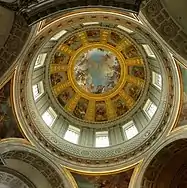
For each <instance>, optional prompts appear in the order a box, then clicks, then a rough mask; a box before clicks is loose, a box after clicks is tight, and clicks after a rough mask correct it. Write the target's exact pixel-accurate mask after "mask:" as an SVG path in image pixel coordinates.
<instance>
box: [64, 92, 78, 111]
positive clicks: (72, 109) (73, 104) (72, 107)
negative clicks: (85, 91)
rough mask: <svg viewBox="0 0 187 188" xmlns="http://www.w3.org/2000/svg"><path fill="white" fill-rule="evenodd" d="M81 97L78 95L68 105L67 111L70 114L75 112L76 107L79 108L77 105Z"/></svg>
mask: <svg viewBox="0 0 187 188" xmlns="http://www.w3.org/2000/svg"><path fill="white" fill-rule="evenodd" d="M80 97H81V96H80V95H79V94H78V93H76V94H75V95H74V96H73V97H72V98H71V99H70V100H69V101H68V102H67V104H66V106H65V109H66V110H67V111H68V112H73V111H74V110H75V107H76V106H77V103H78V101H79V99H80Z"/></svg>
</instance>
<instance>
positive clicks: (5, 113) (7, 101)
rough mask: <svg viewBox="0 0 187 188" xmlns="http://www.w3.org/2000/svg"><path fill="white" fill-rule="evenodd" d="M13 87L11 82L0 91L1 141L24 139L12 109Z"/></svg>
mask: <svg viewBox="0 0 187 188" xmlns="http://www.w3.org/2000/svg"><path fill="white" fill-rule="evenodd" d="M11 87H12V86H11V80H10V81H9V82H7V83H6V84H5V86H4V87H2V88H1V89H0V139H3V138H9V137H17V138H23V136H22V134H21V132H20V130H19V128H18V125H17V122H16V120H15V117H14V113H13V109H12V100H11Z"/></svg>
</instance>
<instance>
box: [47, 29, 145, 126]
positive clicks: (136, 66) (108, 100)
mask: <svg viewBox="0 0 187 188" xmlns="http://www.w3.org/2000/svg"><path fill="white" fill-rule="evenodd" d="M93 36H94V37H95V38H94V37H93ZM96 50H97V51H96ZM94 51H95V52H97V53H98V51H100V52H99V53H100V58H102V59H99V61H98V60H96V61H98V63H97V64H96V63H95V60H94V62H91V61H92V60H91V61H90V59H85V57H84V56H85V54H86V53H87V54H88V52H91V53H93V52H94ZM95 52H94V53H95ZM101 54H102V55H101ZM104 54H105V55H104ZM103 57H104V58H107V61H106V62H105V61H104V60H103ZM80 58H81V61H80ZM82 58H83V60H82ZM97 58H98V57H97ZM111 58H113V60H111ZM108 59H109V61H108ZM88 60H89V61H88ZM56 61H57V62H56ZM83 61H86V63H84V62H83ZM114 61H116V62H117V63H115V62H114ZM77 63H78V65H77ZM81 63H82V64H83V66H84V67H83V66H82V64H81ZM98 64H99V67H102V68H101V70H98V68H97V69H96V68H94V66H97V67H98ZM91 65H92V67H91V68H90V70H89V66H91ZM81 66H82V67H81ZM85 66H87V67H85ZM103 67H104V68H103ZM75 69H76V70H75ZM83 69H85V70H83ZM116 70H117V71H116ZM75 71H77V72H78V71H79V75H78V74H77V72H75ZM105 71H106V72H107V73H104V72H105ZM114 73H115V74H114ZM50 74H51V84H52V86H53V89H52V90H53V93H54V94H55V96H56V97H57V99H58V102H59V103H60V105H61V106H62V108H63V109H64V110H65V111H66V112H69V113H70V114H72V115H73V116H75V117H76V118H79V119H81V120H86V121H91V122H103V121H108V120H113V119H115V118H117V117H119V116H122V115H124V114H126V113H127V112H128V111H129V110H130V109H132V108H133V106H134V105H135V104H136V101H137V100H138V99H139V97H140V96H141V93H142V92H143V88H144V85H145V80H144V79H145V77H146V76H145V75H146V73H145V70H144V60H143V58H142V57H141V55H140V53H139V51H138V50H137V48H136V46H135V45H134V44H133V43H132V42H131V41H130V40H129V39H128V38H127V37H126V36H124V35H122V34H119V33H118V32H117V31H110V30H107V29H103V28H102V29H95V30H94V29H90V30H86V31H79V32H77V33H74V34H73V35H71V36H70V37H69V38H66V40H65V41H64V42H62V43H60V45H59V47H58V48H57V51H56V53H55V55H54V60H53V62H52V64H51V65H50ZM55 74H56V75H55ZM107 74H108V75H110V76H108V78H106V80H107V79H108V80H109V79H111V80H110V81H108V80H107V82H105V83H102V82H103V81H105V76H106V75H107ZM77 75H78V76H79V77H80V78H77V77H78V76H77ZM94 77H95V78H94ZM93 79H95V81H94V80H93ZM93 82H94V83H93ZM88 83H89V84H88ZM100 83H102V84H101V85H99V84H100ZM81 84H82V85H83V86H82V85H81ZM107 84H108V85H107ZM85 85H89V87H90V88H88V86H87V87H85ZM95 85H97V88H96V86H95ZM110 86H112V87H111V88H109V87H110ZM89 89H93V90H94V89H95V92H94V91H92V92H90V91H88V90H89ZM102 90H107V91H105V92H102ZM98 91H100V92H98Z"/></svg>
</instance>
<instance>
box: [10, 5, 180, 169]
mask: <svg viewBox="0 0 187 188" xmlns="http://www.w3.org/2000/svg"><path fill="white" fill-rule="evenodd" d="M48 21H49V22H48ZM44 22H45V21H44ZM47 22H48V23H49V24H46V23H47ZM41 25H42V24H41ZM43 25H44V27H43V28H41V29H40V31H39V32H38V35H37V36H36V37H35V38H34V39H33V43H32V44H31V45H30V46H29V47H28V49H27V53H25V55H24V56H23V57H22V60H21V63H20V64H19V66H18V68H17V71H16V75H15V81H14V103H15V112H16V115H17V117H18V119H19V121H20V122H21V127H22V129H23V131H24V133H25V135H26V136H27V138H28V140H30V141H31V142H32V143H33V144H34V145H35V146H36V147H38V148H40V149H41V151H43V152H45V153H46V155H49V156H50V157H52V158H53V159H54V160H56V161H58V162H59V163H60V164H63V165H66V166H68V167H70V168H75V169H79V170H84V171H88V169H89V170H91V171H92V172H99V171H107V170H115V169H116V168H118V169H120V168H124V166H128V165H132V164H134V163H136V162H137V161H139V160H140V159H142V155H146V153H147V151H148V150H149V149H150V147H151V145H153V144H154V143H155V142H157V141H159V139H160V138H161V137H163V136H165V135H166V134H167V133H168V131H169V130H170V129H171V126H172V125H173V124H174V122H175V120H176V118H177V117H176V116H174V115H173V113H174V111H176V110H178V109H179V103H178V101H179V98H180V89H179V88H180V84H178V83H179V76H178V73H177V68H176V65H175V63H174V62H173V61H172V58H171V56H170V54H169V53H168V51H167V49H165V48H164V47H163V46H162V45H161V44H160V43H159V41H158V40H157V39H156V38H155V36H154V34H151V33H150V32H149V30H148V28H145V27H144V25H142V24H141V23H140V22H139V21H138V20H136V19H134V18H132V17H128V16H126V15H124V14H123V13H121V12H120V11H119V12H117V11H115V12H113V11H112V10H108V11H106V10H105V9H102V10H100V9H99V10H98V9H92V8H90V9H78V10H75V11H72V12H71V13H67V14H62V15H61V17H57V18H56V19H54V21H53V20H50V19H49V20H47V21H46V22H45V23H44V24H43ZM30 78H32V79H30ZM20 111H22V112H23V113H20ZM67 135H70V136H69V137H68V136H67ZM70 137H71V138H70ZM98 138H99V139H100V140H103V143H104V142H105V145H104V148H101V147H100V146H99V147H98V145H97V143H98V142H97V141H98V140H99V139H98Z"/></svg>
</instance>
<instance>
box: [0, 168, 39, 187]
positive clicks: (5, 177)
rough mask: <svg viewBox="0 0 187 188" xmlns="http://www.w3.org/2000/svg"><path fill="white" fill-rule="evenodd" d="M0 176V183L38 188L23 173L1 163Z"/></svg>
mask: <svg viewBox="0 0 187 188" xmlns="http://www.w3.org/2000/svg"><path fill="white" fill-rule="evenodd" d="M0 177H1V178H0V183H2V184H4V185H7V186H9V187H16V186H19V188H36V186H35V185H34V184H33V183H32V182H31V181H30V180H29V179H28V178H27V177H25V176H24V175H23V174H20V173H19V172H17V171H15V170H13V169H11V168H8V167H6V166H2V165H0Z"/></svg>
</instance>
